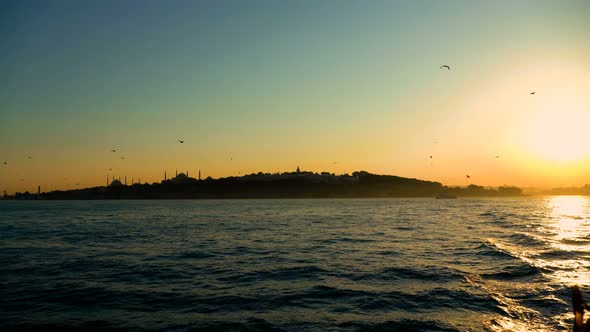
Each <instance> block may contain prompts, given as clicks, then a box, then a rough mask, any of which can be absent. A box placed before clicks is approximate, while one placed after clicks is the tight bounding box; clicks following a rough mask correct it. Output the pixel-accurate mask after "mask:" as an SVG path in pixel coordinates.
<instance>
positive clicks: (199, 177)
mask: <svg viewBox="0 0 590 332" xmlns="http://www.w3.org/2000/svg"><path fill="white" fill-rule="evenodd" d="M199 180H201V170H199Z"/></svg>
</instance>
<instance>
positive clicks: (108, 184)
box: [107, 174, 109, 187]
mask: <svg viewBox="0 0 590 332" xmlns="http://www.w3.org/2000/svg"><path fill="white" fill-rule="evenodd" d="M108 186H109V175H108V174H107V187H108Z"/></svg>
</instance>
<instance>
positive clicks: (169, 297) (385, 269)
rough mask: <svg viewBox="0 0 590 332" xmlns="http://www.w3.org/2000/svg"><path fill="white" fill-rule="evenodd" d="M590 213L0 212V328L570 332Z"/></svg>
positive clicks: (476, 201)
mask: <svg viewBox="0 0 590 332" xmlns="http://www.w3.org/2000/svg"><path fill="white" fill-rule="evenodd" d="M574 284H577V285H580V287H581V290H582V293H583V294H588V296H587V298H590V200H589V198H586V197H578V196H554V197H522V198H459V199H433V198H412V199H277V200H274V199H265V200H129V201H0V330H1V331H28V330H62V331H78V330H83V331H96V330H101V331H113V330H115V331H160V330H164V331H566V330H571V328H572V322H573V314H572V304H571V286H572V285H574Z"/></svg>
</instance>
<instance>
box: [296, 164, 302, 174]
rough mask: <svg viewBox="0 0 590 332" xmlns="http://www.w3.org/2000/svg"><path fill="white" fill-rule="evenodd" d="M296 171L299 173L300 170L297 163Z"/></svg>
mask: <svg viewBox="0 0 590 332" xmlns="http://www.w3.org/2000/svg"><path fill="white" fill-rule="evenodd" d="M297 173H301V170H300V169H299V165H297Z"/></svg>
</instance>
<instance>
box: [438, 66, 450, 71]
mask: <svg viewBox="0 0 590 332" xmlns="http://www.w3.org/2000/svg"><path fill="white" fill-rule="evenodd" d="M443 68H447V70H451V67H450V66H449V65H442V66H440V69H443Z"/></svg>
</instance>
